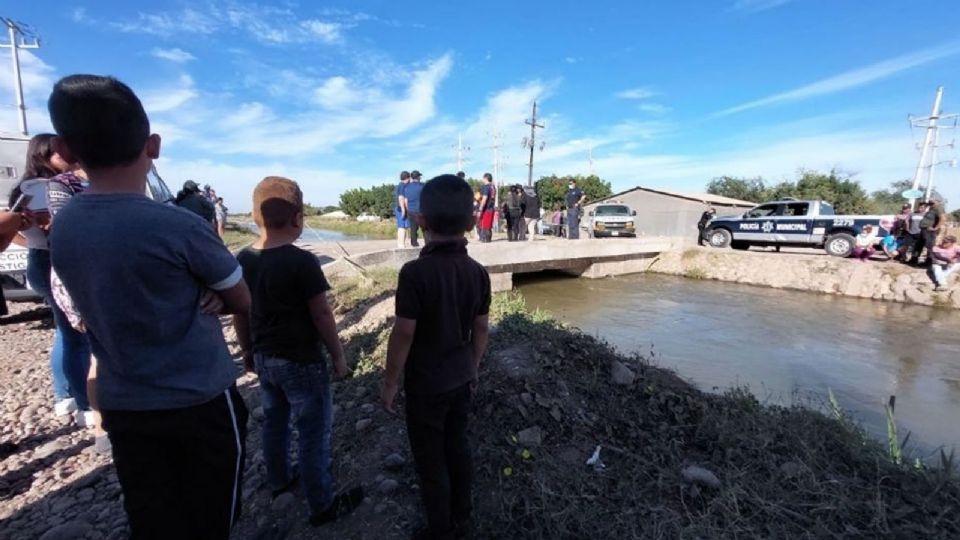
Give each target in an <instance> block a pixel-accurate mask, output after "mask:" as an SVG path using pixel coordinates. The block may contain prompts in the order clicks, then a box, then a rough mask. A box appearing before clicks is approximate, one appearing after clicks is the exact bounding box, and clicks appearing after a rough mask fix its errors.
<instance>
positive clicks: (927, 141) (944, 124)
mask: <svg viewBox="0 0 960 540" xmlns="http://www.w3.org/2000/svg"><path fill="white" fill-rule="evenodd" d="M942 101H943V87H942V86H940V87H938V88H937V95H936V97H935V98H934V100H933V109H932V110H931V111H930V116H927V117H923V118H914V117H913V116H910V117H909V120H910V128H911V130H912V129H913V128H924V129H926V134H925V135H924V138H923V146H920V147H919V150H920V161H919V162H917V172H916V173H914V175H913V191H917V190H919V189H920V183H921V182H922V181H923V179H924V177H926V187H925V189H924V196H923V200H924V201H929V200H930V196H931V194H932V193H933V176H934V172H935V170H936V167H937V165H943V164H949V165H950V166H952V167H955V166H956V160H955V159H954V160H948V161H939V162H938V161H937V149H938V148H955V146H956V144H955V141H954V140H951V141H950V143H948V144H943V145H941V144H939V142H940V131H941V130H943V129H956V128H957V122H958V118H960V115H957V114H943V112H942V111H941V110H940V104H941V103H942ZM918 146H919V145H918ZM914 203H916V198H915V197H911V198H910V206H913V205H914Z"/></svg>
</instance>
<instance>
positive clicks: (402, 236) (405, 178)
mask: <svg viewBox="0 0 960 540" xmlns="http://www.w3.org/2000/svg"><path fill="white" fill-rule="evenodd" d="M409 183H410V173H408V172H407V171H403V172H401V173H400V183H399V184H397V189H395V190H393V198H394V200H395V201H397V206H396V207H395V208H394V209H393V213H394V215H396V217H397V249H403V248H405V247H407V245H406V244H407V229H408V228H410V222H409V220H408V218H407V214H406V212H405V211H404V210H403V190H404V188H406V187H407V184H409Z"/></svg>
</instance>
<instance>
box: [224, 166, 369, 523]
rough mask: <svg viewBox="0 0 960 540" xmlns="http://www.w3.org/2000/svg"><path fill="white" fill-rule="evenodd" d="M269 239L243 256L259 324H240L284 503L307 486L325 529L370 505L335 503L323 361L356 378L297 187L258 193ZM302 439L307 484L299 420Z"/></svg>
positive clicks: (356, 496) (272, 180)
mask: <svg viewBox="0 0 960 540" xmlns="http://www.w3.org/2000/svg"><path fill="white" fill-rule="evenodd" d="M253 216H254V220H256V222H257V225H258V226H259V227H260V238H259V239H258V240H257V241H256V242H254V243H253V245H252V246H251V247H248V248H246V249H244V250H243V251H241V252H240V253H239V254H238V255H237V259H239V261H240V266H241V267H242V268H243V278H244V280H245V281H246V282H247V285H248V286H249V287H250V293H251V297H252V303H251V313H250V316H249V317H241V316H237V317H236V318H235V319H234V321H235V322H234V324H235V325H236V329H237V340H238V341H239V343H240V347H241V348H242V349H243V360H244V365H245V366H246V367H247V369H248V370H254V369H255V370H256V373H257V376H258V377H259V378H260V396H261V401H262V403H263V413H264V422H263V458H264V461H265V463H266V467H267V482H268V484H269V485H270V488H271V489H272V490H273V495H274V497H277V496H279V495H280V494H282V493H284V492H286V491H289V490H291V489H292V488H293V487H295V485H296V484H298V483H301V484H302V486H303V491H304V493H305V494H306V498H307V502H308V503H309V505H310V523H311V524H312V525H322V524H324V523H328V522H331V521H334V520H335V519H337V518H338V517H341V516H343V515H346V514H348V513H350V512H351V511H353V510H354V509H355V508H356V507H357V505H359V503H360V502H361V500H362V499H363V492H362V491H361V490H360V488H355V489H353V490H351V491H349V492H347V493H344V494H341V495H337V496H336V497H334V495H333V477H332V475H331V473H330V432H331V430H332V427H333V394H332V393H331V391H330V380H329V376H328V374H327V365H326V362H325V359H324V355H323V349H324V348H326V350H327V352H328V353H329V354H330V357H331V360H332V363H333V368H334V371H335V372H336V374H337V376H338V377H340V378H343V377H346V376H347V375H349V373H350V372H349V370H348V369H347V364H346V362H345V361H344V357H343V347H342V346H341V345H340V339H339V337H338V336H337V326H336V321H335V320H334V317H333V312H332V311H331V309H330V305H329V304H328V303H327V296H326V293H327V291H329V290H330V285H329V284H328V283H327V280H326V278H325V277H324V275H323V271H322V270H321V269H320V263H319V262H318V261H317V258H316V256H314V255H313V254H312V253H310V252H308V251H304V250H302V249H300V248H298V247H296V246H294V245H293V242H294V241H296V240H297V238H299V237H300V234H301V233H302V232H303V194H302V193H301V192H300V187H299V186H297V183H296V182H294V181H292V180H288V179H286V178H280V177H275V176H271V177H267V178H265V179H264V180H263V181H262V182H260V183H259V184H258V185H257V187H256V189H255V190H254V192H253ZM291 413H292V415H293V419H294V423H295V425H296V427H297V431H298V432H299V444H300V449H299V450H300V453H299V461H300V478H297V477H296V476H295V475H293V474H292V473H291V470H290V458H289V453H288V451H287V447H288V445H289V441H290V427H289V423H290V416H291Z"/></svg>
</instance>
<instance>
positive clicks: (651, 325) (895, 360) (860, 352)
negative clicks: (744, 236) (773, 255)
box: [517, 274, 960, 457]
mask: <svg viewBox="0 0 960 540" xmlns="http://www.w3.org/2000/svg"><path fill="white" fill-rule="evenodd" d="M518 277H519V276H518ZM517 285H518V288H519V290H520V291H521V293H522V294H523V296H524V297H525V298H526V300H527V305H528V306H530V307H539V308H542V309H545V310H547V311H549V312H551V313H553V314H554V315H555V316H556V317H558V318H559V319H561V320H563V321H565V322H568V323H570V324H572V325H574V326H577V327H579V328H581V329H582V330H583V331H585V332H587V333H589V334H592V335H597V336H599V337H602V338H604V339H606V340H607V341H609V342H610V343H612V344H613V345H615V346H617V347H618V348H619V349H622V350H625V351H640V352H643V353H645V354H646V355H648V356H649V355H650V353H651V351H652V354H653V357H654V360H655V363H656V364H657V365H660V366H663V367H668V368H671V369H673V370H674V371H676V372H677V373H678V374H679V375H680V376H681V377H683V378H685V379H686V380H688V381H691V382H693V383H695V384H697V385H698V386H699V387H700V388H701V389H704V390H709V391H723V390H724V389H727V388H730V387H733V386H746V387H748V388H749V389H750V390H751V391H752V392H753V394H754V395H756V396H757V397H758V398H760V399H761V400H764V401H766V402H769V403H778V404H784V405H789V404H794V403H802V404H804V405H808V406H814V407H825V406H826V403H827V392H828V389H832V390H833V393H834V395H836V397H837V398H838V400H839V401H840V405H841V406H842V407H843V408H844V409H846V410H848V411H850V412H851V413H853V415H854V417H855V418H857V419H858V420H859V421H861V422H862V423H863V425H864V427H865V428H866V429H867V431H868V432H870V433H871V434H872V435H874V436H875V437H877V438H879V439H881V440H885V438H886V416H885V412H884V404H885V403H886V402H887V399H888V398H889V396H891V395H895V396H896V417H897V421H898V427H899V432H900V437H901V438H903V437H904V436H905V435H906V434H907V432H908V431H909V432H911V433H912V435H911V437H910V444H909V445H908V446H913V448H914V450H915V451H917V452H918V453H919V454H920V456H921V457H926V456H928V455H929V453H931V452H933V451H935V450H936V449H937V448H938V447H940V446H941V445H943V446H945V447H947V449H949V448H952V447H958V448H960V421H957V418H958V414H957V413H958V410H960V355H958V352H960V333H958V330H960V312H958V311H953V310H945V309H934V308H928V307H923V306H911V305H904V304H895V303H889V302H878V301H871V300H860V299H852V298H841V297H834V296H827V295H820V294H813V293H804V292H794V291H784V290H776V289H768V288H762V287H752V286H749V285H738V284H735V283H723V282H717V281H701V280H691V279H685V278H679V277H672V276H662V275H656V274H642V275H635V276H625V277H619V278H609V279H602V280H588V279H572V278H566V277H559V276H552V277H536V278H524V279H518V280H517Z"/></svg>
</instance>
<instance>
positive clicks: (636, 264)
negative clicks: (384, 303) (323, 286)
mask: <svg viewBox="0 0 960 540" xmlns="http://www.w3.org/2000/svg"><path fill="white" fill-rule="evenodd" d="M386 245H389V244H385V242H376V243H374V242H369V243H359V242H352V243H350V244H339V245H338V244H332V245H331V244H329V243H323V244H311V243H305V244H302V247H304V248H306V249H309V250H311V251H313V252H314V253H316V254H317V255H318V256H320V258H321V264H323V270H324V272H325V273H327V274H328V275H337V274H341V275H343V274H347V275H349V274H351V273H356V272H359V271H360V270H359V268H364V269H368V268H377V267H388V268H397V269H399V268H400V267H401V266H403V264H404V263H406V262H407V261H411V260H413V259H415V258H417V256H418V255H419V253H420V250H419V249H418V248H406V249H389V248H385V246H386ZM672 247H674V243H673V242H671V241H670V240H669V239H645V238H638V239H628V238H617V239H603V240H600V239H583V240H560V239H546V240H536V241H533V242H523V241H521V242H505V241H495V242H492V243H489V244H481V243H479V242H471V243H469V244H468V246H467V251H468V252H469V253H470V256H471V257H473V258H474V259H476V260H477V261H478V262H479V263H480V264H482V265H484V266H485V267H486V268H487V270H488V271H489V272H490V279H491V285H492V286H493V290H494V291H506V290H510V289H512V288H513V275H514V274H527V273H535V272H543V271H546V270H554V271H561V272H566V273H569V274H571V275H576V276H580V277H585V278H602V277H609V276H618V275H623V274H633V273H639V272H643V271H645V270H646V269H647V268H648V267H649V266H650V264H651V263H652V262H653V260H654V259H655V258H656V257H657V256H658V255H659V254H660V253H662V252H664V251H667V250H669V249H671V248H672Z"/></svg>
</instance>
